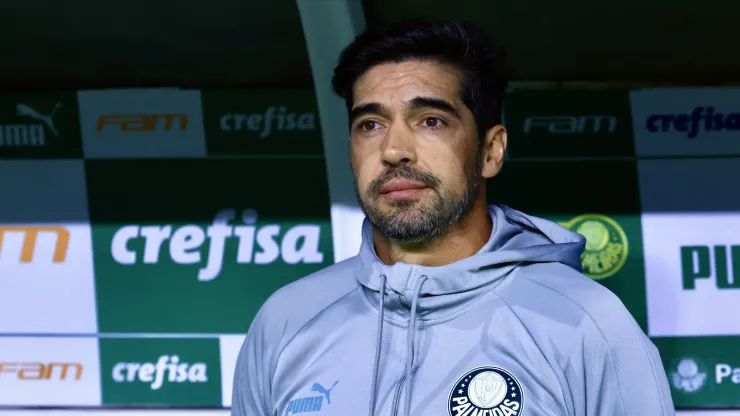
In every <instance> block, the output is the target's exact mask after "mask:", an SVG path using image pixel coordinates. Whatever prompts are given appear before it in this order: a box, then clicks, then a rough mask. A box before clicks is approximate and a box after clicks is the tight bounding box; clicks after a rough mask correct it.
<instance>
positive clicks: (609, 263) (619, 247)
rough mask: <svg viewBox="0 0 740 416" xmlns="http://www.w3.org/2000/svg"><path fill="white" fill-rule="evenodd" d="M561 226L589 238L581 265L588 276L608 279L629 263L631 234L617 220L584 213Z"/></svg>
mask: <svg viewBox="0 0 740 416" xmlns="http://www.w3.org/2000/svg"><path fill="white" fill-rule="evenodd" d="M560 225H562V226H563V227H565V228H567V229H569V230H571V231H574V232H577V233H578V234H581V235H582V236H584V237H586V250H585V251H584V252H583V255H581V264H582V265H583V273H584V274H585V275H587V276H588V277H590V278H592V279H596V280H600V279H606V278H607V277H610V276H613V275H614V274H615V273H617V272H618V271H619V269H621V268H622V266H624V263H625V262H626V261H627V253H628V252H629V247H628V245H627V235H626V234H625V233H624V230H623V229H622V227H620V226H619V224H617V222H616V221H614V220H613V219H611V218H609V217H607V216H605V215H600V214H584V215H579V216H578V217H576V218H573V219H572V220H570V221H568V222H565V223H561V224H560Z"/></svg>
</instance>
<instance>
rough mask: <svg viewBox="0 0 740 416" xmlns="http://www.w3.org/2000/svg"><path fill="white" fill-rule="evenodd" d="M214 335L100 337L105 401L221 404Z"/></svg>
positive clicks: (129, 403) (173, 404) (218, 367)
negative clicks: (153, 337)
mask: <svg viewBox="0 0 740 416" xmlns="http://www.w3.org/2000/svg"><path fill="white" fill-rule="evenodd" d="M219 354H220V353H219V345H218V340H217V339H187V338H179V339H152V338H130V339H127V338H103V339H101V340H100V370H101V376H102V377H101V382H102V386H103V405H117V406H136V405H161V404H169V405H172V406H220V405H221V367H220V359H219Z"/></svg>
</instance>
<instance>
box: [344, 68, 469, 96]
mask: <svg viewBox="0 0 740 416" xmlns="http://www.w3.org/2000/svg"><path fill="white" fill-rule="evenodd" d="M459 90H460V76H459V74H458V72H457V71H456V70H455V69H454V68H453V67H451V66H449V65H444V64H441V63H437V62H432V61H404V62H400V63H384V64H380V65H376V66H374V67H372V68H370V69H369V70H368V71H366V72H365V73H364V74H363V75H362V76H361V77H360V78H358V79H357V81H356V82H355V85H354V88H353V96H354V100H353V101H354V102H353V106H358V105H361V104H367V103H372V102H374V103H381V104H387V105H391V104H392V103H394V102H396V103H403V102H407V101H409V100H411V99H413V98H415V97H418V96H426V97H436V98H442V99H445V100H448V101H451V102H459V101H460V99H459V97H460V94H459Z"/></svg>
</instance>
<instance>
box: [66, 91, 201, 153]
mask: <svg viewBox="0 0 740 416" xmlns="http://www.w3.org/2000/svg"><path fill="white" fill-rule="evenodd" d="M78 99H79V102H80V123H81V125H82V141H83V147H84V150H85V157H86V158H93V159H96V158H98V159H99V158H172V157H202V156H205V133H204V131H203V114H202V110H201V103H200V91H197V90H181V89H177V88H148V89H122V90H97V91H80V92H79V93H78Z"/></svg>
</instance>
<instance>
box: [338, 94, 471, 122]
mask: <svg viewBox="0 0 740 416" xmlns="http://www.w3.org/2000/svg"><path fill="white" fill-rule="evenodd" d="M407 105H408V106H409V108H410V109H412V110H418V109H421V108H434V109H436V110H440V111H444V112H445V113H447V114H449V115H451V116H454V117H456V118H458V119H460V118H461V117H460V113H459V112H458V111H457V109H456V108H455V107H454V106H453V105H452V104H450V103H449V102H447V101H445V100H443V99H441V98H432V97H414V98H412V99H411V100H409V101H408V102H407ZM390 113H391V111H390V109H389V108H388V107H386V106H384V105H383V104H380V103H367V104H361V105H358V106H357V107H355V108H353V109H352V110H351V111H350V115H349V123H350V124H352V123H354V121H355V120H356V119H357V118H359V117H361V116H364V115H367V114H376V115H379V116H384V117H388V116H389V115H390Z"/></svg>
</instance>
